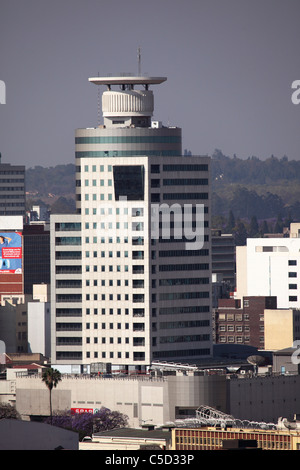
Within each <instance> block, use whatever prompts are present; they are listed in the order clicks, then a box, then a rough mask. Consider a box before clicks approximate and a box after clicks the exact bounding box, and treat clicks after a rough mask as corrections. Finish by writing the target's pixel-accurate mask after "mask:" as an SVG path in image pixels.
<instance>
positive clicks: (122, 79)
mask: <svg viewBox="0 0 300 470" xmlns="http://www.w3.org/2000/svg"><path fill="white" fill-rule="evenodd" d="M166 80H167V78H166V77H139V76H130V75H124V76H122V75H119V76H111V77H91V78H89V82H91V83H94V84H95V85H107V86H109V85H125V86H126V85H146V86H147V85H159V84H160V83H163V82H165V81H166Z"/></svg>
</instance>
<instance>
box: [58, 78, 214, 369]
mask: <svg viewBox="0 0 300 470" xmlns="http://www.w3.org/2000/svg"><path fill="white" fill-rule="evenodd" d="M89 80H90V82H92V83H94V84H96V85H97V86H103V85H104V86H106V87H107V90H106V91H104V93H103V95H102V111H103V119H104V120H103V124H102V125H99V126H98V127H95V128H87V129H78V130H76V139H75V144H76V149H75V151H76V205H77V217H78V216H79V215H80V218H81V253H82V287H81V291H80V293H81V296H82V297H81V301H80V303H79V301H78V306H79V307H80V308H81V309H82V310H81V314H82V317H81V324H82V331H81V333H76V334H77V335H80V334H81V337H82V342H81V345H80V347H78V351H79V356H80V355H81V363H82V364H88V363H94V362H106V363H111V364H112V367H113V368H115V369H120V370H121V369H126V370H130V368H133V369H135V370H145V368H146V367H148V366H149V365H150V364H151V363H152V362H153V361H158V360H164V361H178V362H180V361H196V360H197V359H200V358H207V357H209V356H211V351H212V336H211V282H210V278H211V258H210V256H211V254H210V240H209V205H210V204H209V200H210V194H209V179H210V176H209V175H210V159H209V158H208V157H199V156H189V157H183V156H182V148H181V129H179V128H177V127H165V126H163V125H162V124H161V123H160V122H158V121H152V115H153V110H154V99H153V92H152V90H150V89H149V88H150V86H151V85H155V84H161V83H162V82H164V81H165V80H166V79H165V78H160V77H158V78H157V77H155V78H151V77H150V78H148V77H147V78H146V77H141V76H138V77H131V76H122V77H97V78H90V79H89ZM169 230H170V232H169ZM195 234H198V235H199V237H198V236H197V237H195ZM57 249H59V248H57ZM60 249H61V248H60ZM63 251H65V250H63ZM53 257H54V255H53ZM74 263H75V262H74ZM75 264H76V263H75ZM52 284H53V281H52ZM69 293H70V291H69ZM53 299H55V296H53ZM56 305H57V304H56ZM73 307H74V304H73V305H72V308H73ZM60 312H61V310H60ZM67 321H69V322H71V320H70V318H69V320H68V318H67V317H66V318H62V317H60V320H59V322H60V324H63V323H64V322H65V323H66V322H67ZM77 323H78V322H77ZM54 329H55V328H53V330H54ZM56 329H57V328H56ZM68 335H69V336H71V335H72V333H70V332H69V333H68ZM74 344H75V343H74ZM55 347H56V346H54V349H55ZM62 349H63V348H62V347H61V348H60V351H59V355H56V356H55V352H57V351H58V349H57V348H56V350H55V351H54V353H52V356H54V357H52V362H55V361H56V363H58V364H59V360H58V358H59V357H60V358H61V361H62V360H63V359H62V358H63V357H64V358H67V357H68V351H67V345H66V344H65V346H64V351H63V350H62ZM73 353H74V359H75V354H76V352H75V350H74V346H73V349H72V351H71V349H70V356H69V357H71V356H72V354H73ZM64 362H66V360H65V361H64Z"/></svg>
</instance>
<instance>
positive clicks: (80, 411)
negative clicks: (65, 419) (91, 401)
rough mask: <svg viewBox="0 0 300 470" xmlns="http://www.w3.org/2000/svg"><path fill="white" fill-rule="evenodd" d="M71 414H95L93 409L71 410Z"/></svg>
mask: <svg viewBox="0 0 300 470" xmlns="http://www.w3.org/2000/svg"><path fill="white" fill-rule="evenodd" d="M71 413H72V414H74V415H76V414H81V413H92V414H93V413H94V410H93V408H71Z"/></svg>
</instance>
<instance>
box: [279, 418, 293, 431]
mask: <svg viewBox="0 0 300 470" xmlns="http://www.w3.org/2000/svg"><path fill="white" fill-rule="evenodd" d="M282 423H283V424H284V426H285V427H286V428H287V429H297V423H295V422H291V421H288V420H287V419H286V418H284V419H283V420H282Z"/></svg>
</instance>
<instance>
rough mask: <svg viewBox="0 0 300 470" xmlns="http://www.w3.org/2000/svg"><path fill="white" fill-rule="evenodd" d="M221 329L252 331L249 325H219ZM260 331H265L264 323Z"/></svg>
mask: <svg viewBox="0 0 300 470" xmlns="http://www.w3.org/2000/svg"><path fill="white" fill-rule="evenodd" d="M218 330H219V331H236V332H242V331H250V327H249V326H242V325H235V326H234V325H227V326H226V325H219V327H218ZM259 331H261V332H263V331H264V325H260V327H259Z"/></svg>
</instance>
